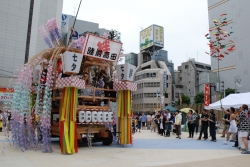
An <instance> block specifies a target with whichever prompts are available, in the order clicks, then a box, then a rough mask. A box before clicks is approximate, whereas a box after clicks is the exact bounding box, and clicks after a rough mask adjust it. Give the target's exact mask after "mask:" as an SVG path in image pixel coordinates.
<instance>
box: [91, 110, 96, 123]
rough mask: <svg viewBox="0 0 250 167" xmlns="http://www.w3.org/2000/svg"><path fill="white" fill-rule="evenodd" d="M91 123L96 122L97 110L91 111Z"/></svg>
mask: <svg viewBox="0 0 250 167" xmlns="http://www.w3.org/2000/svg"><path fill="white" fill-rule="evenodd" d="M91 120H92V122H93V123H96V122H97V112H96V111H92V118H91Z"/></svg>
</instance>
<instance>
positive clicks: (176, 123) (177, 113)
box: [175, 110, 182, 139]
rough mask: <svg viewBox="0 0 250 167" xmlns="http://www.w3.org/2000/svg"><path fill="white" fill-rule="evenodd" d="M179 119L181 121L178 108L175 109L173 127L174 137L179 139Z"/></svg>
mask: <svg viewBox="0 0 250 167" xmlns="http://www.w3.org/2000/svg"><path fill="white" fill-rule="evenodd" d="M181 121H182V116H181V114H180V111H179V110H176V111H175V129H176V135H177V137H176V138H179V139H181Z"/></svg>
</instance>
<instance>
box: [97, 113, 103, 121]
mask: <svg viewBox="0 0 250 167" xmlns="http://www.w3.org/2000/svg"><path fill="white" fill-rule="evenodd" d="M102 115H103V112H102V111H99V112H98V113H97V121H98V122H99V123H101V122H103V120H102Z"/></svg>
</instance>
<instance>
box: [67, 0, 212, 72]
mask: <svg viewBox="0 0 250 167" xmlns="http://www.w3.org/2000/svg"><path fill="white" fill-rule="evenodd" d="M79 2H80V0H63V13H64V14H70V15H74V13H76V11H77V8H78V6H79ZM77 19H80V20H85V21H90V22H95V23H99V28H105V29H115V30H117V31H120V32H121V40H122V43H123V48H124V53H130V52H135V53H139V52H140V51H139V43H140V42H139V37H140V36H139V35H140V31H141V30H142V29H145V28H147V27H149V26H150V25H152V24H156V25H159V26H162V27H164V48H163V49H164V50H167V51H168V59H169V60H172V61H173V63H174V66H175V69H177V66H180V65H181V63H182V62H185V61H187V60H188V59H189V58H195V60H196V61H199V62H203V63H207V64H210V62H211V61H210V57H209V55H207V54H205V52H209V47H208V45H207V43H208V41H207V39H206V38H205V34H207V33H208V29H209V26H208V6H207V0H154V1H152V0H124V1H121V0H118V1H117V0H91V1H88V0H82V4H81V7H80V10H79V13H78V17H77Z"/></svg>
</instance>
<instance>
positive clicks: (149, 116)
mask: <svg viewBox="0 0 250 167" xmlns="http://www.w3.org/2000/svg"><path fill="white" fill-rule="evenodd" d="M146 118H147V130H149V128H150V125H151V124H152V117H151V115H150V114H149V113H148V115H147V117H146Z"/></svg>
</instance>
